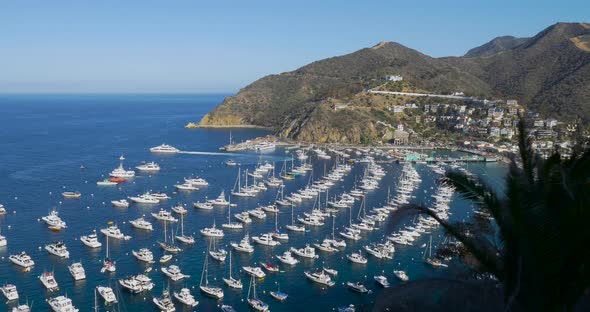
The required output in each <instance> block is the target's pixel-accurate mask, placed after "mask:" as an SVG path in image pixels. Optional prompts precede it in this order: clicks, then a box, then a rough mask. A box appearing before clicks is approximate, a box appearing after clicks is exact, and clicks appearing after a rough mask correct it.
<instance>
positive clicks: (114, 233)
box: [100, 224, 131, 240]
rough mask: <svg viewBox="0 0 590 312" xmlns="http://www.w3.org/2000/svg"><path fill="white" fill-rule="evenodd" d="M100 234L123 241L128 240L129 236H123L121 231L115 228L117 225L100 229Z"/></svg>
mask: <svg viewBox="0 0 590 312" xmlns="http://www.w3.org/2000/svg"><path fill="white" fill-rule="evenodd" d="M100 232H101V233H102V234H104V235H106V236H108V237H112V238H116V239H124V240H130V239H131V236H127V235H123V233H121V230H120V229H119V228H118V227H117V225H114V224H113V225H110V226H109V227H107V228H105V229H100Z"/></svg>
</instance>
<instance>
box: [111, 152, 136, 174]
mask: <svg viewBox="0 0 590 312" xmlns="http://www.w3.org/2000/svg"><path fill="white" fill-rule="evenodd" d="M119 159H120V160H121V162H120V163H119V167H117V168H115V169H114V170H113V171H111V173H109V176H111V177H114V178H123V179H130V178H133V177H135V171H133V170H125V168H123V160H124V159H125V158H123V156H121V157H120V158H119Z"/></svg>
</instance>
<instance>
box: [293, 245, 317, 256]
mask: <svg viewBox="0 0 590 312" xmlns="http://www.w3.org/2000/svg"><path fill="white" fill-rule="evenodd" d="M290 251H291V252H292V253H294V254H296V255H298V256H300V257H303V258H309V259H317V258H319V256H318V255H316V253H315V248H313V247H311V246H309V245H305V247H303V248H295V247H291V249H290Z"/></svg>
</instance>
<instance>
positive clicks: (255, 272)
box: [242, 266, 266, 278]
mask: <svg viewBox="0 0 590 312" xmlns="http://www.w3.org/2000/svg"><path fill="white" fill-rule="evenodd" d="M242 270H244V272H246V273H248V274H250V275H252V276H254V277H256V278H264V277H265V276H266V273H264V271H262V269H261V268H260V267H252V266H243V267H242Z"/></svg>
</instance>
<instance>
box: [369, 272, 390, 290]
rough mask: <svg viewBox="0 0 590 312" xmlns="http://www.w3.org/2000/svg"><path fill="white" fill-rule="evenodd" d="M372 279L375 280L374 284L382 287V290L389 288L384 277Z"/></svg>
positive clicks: (378, 276) (379, 276) (376, 276)
mask: <svg viewBox="0 0 590 312" xmlns="http://www.w3.org/2000/svg"><path fill="white" fill-rule="evenodd" d="M373 278H374V279H375V282H377V284H379V285H381V286H383V287H384V288H387V287H389V286H390V284H389V281H388V280H387V277H385V276H383V275H375V276H373Z"/></svg>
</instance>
